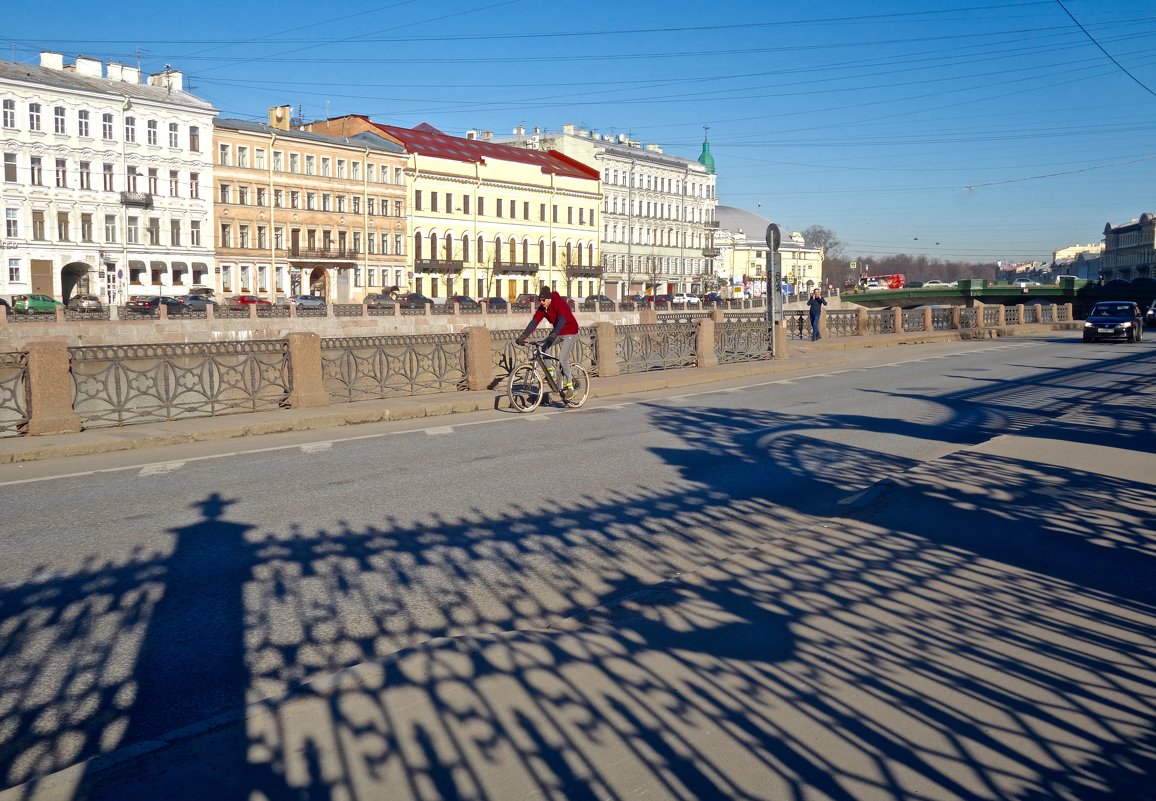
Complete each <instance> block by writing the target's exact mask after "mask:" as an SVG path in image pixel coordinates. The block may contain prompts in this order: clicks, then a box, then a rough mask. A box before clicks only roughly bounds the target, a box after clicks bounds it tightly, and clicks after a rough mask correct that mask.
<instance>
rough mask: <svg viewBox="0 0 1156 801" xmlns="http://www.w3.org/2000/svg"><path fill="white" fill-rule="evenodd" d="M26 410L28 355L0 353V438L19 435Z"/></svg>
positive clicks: (25, 419) (27, 407) (27, 403)
mask: <svg viewBox="0 0 1156 801" xmlns="http://www.w3.org/2000/svg"><path fill="white" fill-rule="evenodd" d="M28 409H29V397H28V354H27V353H25V352H22V351H20V352H15V353H0V437H14V436H16V435H17V434H19V433H21V431H23V429H24V427H25V426H26V425H28Z"/></svg>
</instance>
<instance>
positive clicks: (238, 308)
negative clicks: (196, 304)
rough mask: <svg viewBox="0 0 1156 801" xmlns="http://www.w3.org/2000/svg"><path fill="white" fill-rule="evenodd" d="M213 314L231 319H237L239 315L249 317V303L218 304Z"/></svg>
mask: <svg viewBox="0 0 1156 801" xmlns="http://www.w3.org/2000/svg"><path fill="white" fill-rule="evenodd" d="M213 316H214V317H223V318H226V319H229V318H232V319H237V318H239V317H248V316H249V307H248V306H247V305H244V304H239V305H234V306H229V305H224V306H218V307H217V308H216V309H214V310H213Z"/></svg>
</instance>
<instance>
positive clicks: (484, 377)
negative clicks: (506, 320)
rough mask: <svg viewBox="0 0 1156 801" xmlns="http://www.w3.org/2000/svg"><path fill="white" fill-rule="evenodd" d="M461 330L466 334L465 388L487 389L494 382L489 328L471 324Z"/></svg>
mask: <svg viewBox="0 0 1156 801" xmlns="http://www.w3.org/2000/svg"><path fill="white" fill-rule="evenodd" d="M454 305H455V306H456V305H457V304H454ZM462 332H463V333H464V334H465V335H466V388H467V389H472V390H482V389H489V388H490V387H491V386H493V383H494V360H493V359H492V358H491V356H490V329H488V328H486V327H485V326H483V325H471V326H467V327H466V328H464V329H462Z"/></svg>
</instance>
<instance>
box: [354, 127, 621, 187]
mask: <svg viewBox="0 0 1156 801" xmlns="http://www.w3.org/2000/svg"><path fill="white" fill-rule="evenodd" d="M373 126H374V127H375V128H377V129H378V130H379V131H381V132H382V133H383V134H385V135H386V136H388V137H390V138H391V139H395V140H396V141H397V142H398V143H399V144H401V146H402V147H404V148H405V149H406V150H407V151H408V152H410V153H417V154H418V155H421V156H435V157H437V158H443V159H451V160H453V161H467V162H475V163H479V164H484V163H485V162H486V161H487V160H493V161H517V162H521V163H522V164H532V165H534V166H537V167H538V168H539V169H541V170H542V172H543V173H545V174H547V175H550V174H553V175H563V176H566V177H569V178H585V179H587V180H593V181H597V180H598V179H599V178H600V177H601V173H599V172H598V171H597V170H595V169H594V168H593V167H588V166H586V165H585V164H583V163H582V162H580V161H578V160H576V159H572V158H570V157H569V156H566V155H564V154H562V153H559V152H558V151H556V150H547V151H541V150H526V149H525V148H521V147H513V146H511V145H499V144H495V143H493V142H483V141H481V140H479V139H463V138H462V137H460V136H450V135H449V134H444V133H442V132H441V131H439V130H438V129H437V128H435V127H433V126H432V125H430V124H429V123H426V122H423V123H422V124H421V125H418V126H417V127H416V128H398V127H396V126H393V125H382V124H380V123H376V122H375V123H373Z"/></svg>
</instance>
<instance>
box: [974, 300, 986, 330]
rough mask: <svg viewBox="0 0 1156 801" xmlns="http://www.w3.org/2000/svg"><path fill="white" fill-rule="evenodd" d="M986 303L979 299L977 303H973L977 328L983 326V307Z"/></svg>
mask: <svg viewBox="0 0 1156 801" xmlns="http://www.w3.org/2000/svg"><path fill="white" fill-rule="evenodd" d="M984 305H985V304H983V303H980V302H979V301H976V302H975V303H973V304H972V308H973V309H975V327H976V328H983V307H984Z"/></svg>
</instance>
